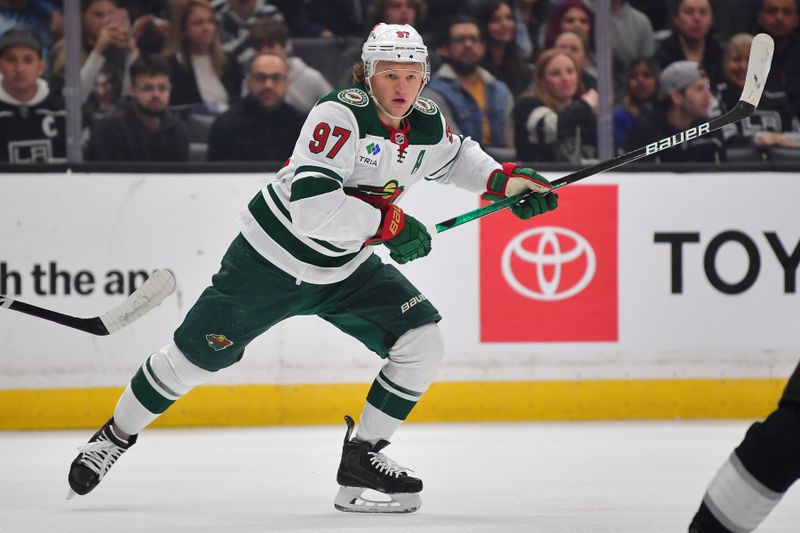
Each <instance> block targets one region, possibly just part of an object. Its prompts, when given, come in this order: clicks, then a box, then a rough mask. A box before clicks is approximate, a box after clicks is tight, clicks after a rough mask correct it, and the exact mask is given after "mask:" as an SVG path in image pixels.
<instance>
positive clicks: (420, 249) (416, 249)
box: [367, 204, 431, 265]
mask: <svg viewBox="0 0 800 533" xmlns="http://www.w3.org/2000/svg"><path fill="white" fill-rule="evenodd" d="M381 211H383V219H382V220H381V227H380V229H379V230H378V234H377V235H375V237H373V238H371V239H369V240H368V241H367V244H379V243H383V244H384V245H385V246H386V247H387V248H388V249H389V257H391V258H392V259H394V261H395V262H397V263H399V264H401V265H402V264H405V263H408V262H409V261H413V260H414V259H419V258H420V257H425V256H426V255H428V253H430V251H431V236H430V234H429V233H428V230H427V229H425V226H424V225H423V224H422V223H421V222H420V221H419V220H417V219H416V218H414V217H412V216H411V215H406V214H405V213H403V210H402V209H400V208H399V207H397V206H396V205H394V204H389V205H388V206H387V207H386V209H385V210H383V209H381Z"/></svg>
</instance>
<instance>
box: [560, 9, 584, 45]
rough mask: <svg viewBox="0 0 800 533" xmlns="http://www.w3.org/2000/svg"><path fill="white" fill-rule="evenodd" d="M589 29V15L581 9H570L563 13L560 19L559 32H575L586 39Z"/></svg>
mask: <svg viewBox="0 0 800 533" xmlns="http://www.w3.org/2000/svg"><path fill="white" fill-rule="evenodd" d="M590 29H591V22H590V21H589V15H588V14H586V11H584V10H583V9H581V8H578V7H573V8H570V9H568V10H567V12H566V13H564V16H563V17H561V31H567V30H572V31H576V32H578V33H580V34H581V35H583V36H584V37H586V38H587V39H588V38H589V30H590Z"/></svg>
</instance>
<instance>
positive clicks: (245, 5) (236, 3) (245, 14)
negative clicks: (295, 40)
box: [211, 0, 285, 65]
mask: <svg viewBox="0 0 800 533" xmlns="http://www.w3.org/2000/svg"><path fill="white" fill-rule="evenodd" d="M211 7H213V8H214V12H215V13H216V17H217V22H218V23H219V38H220V40H221V41H222V46H223V48H225V52H226V53H227V54H228V55H229V56H230V57H233V58H235V59H236V61H238V63H239V65H245V64H247V60H248V59H250V57H252V55H249V56H246V55H243V54H246V51H247V49H248V46H249V45H248V37H249V35H250V28H251V27H252V26H253V24H255V23H256V22H258V21H261V20H274V21H277V22H285V21H284V19H283V14H282V13H281V11H280V10H279V9H278V8H277V7H275V6H274V5H272V4H269V3H267V2H266V1H265V0H212V2H211Z"/></svg>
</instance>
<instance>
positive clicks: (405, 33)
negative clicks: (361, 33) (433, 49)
mask: <svg viewBox="0 0 800 533" xmlns="http://www.w3.org/2000/svg"><path fill="white" fill-rule="evenodd" d="M361 60H362V61H363V62H364V74H365V77H366V78H368V79H369V78H371V77H372V76H373V74H375V65H376V64H377V63H378V61H399V62H402V63H422V64H423V65H425V78H424V84H427V83H428V81H430V79H431V65H430V62H429V61H428V47H427V46H425V43H424V42H423V41H422V36H420V34H419V32H418V31H417V30H415V29H414V27H413V26H411V25H410V24H384V23H383V22H381V23H379V24H376V25H375V27H374V28H372V31H371V32H369V37H367V40H366V41H365V42H364V46H363V47H362V48H361Z"/></svg>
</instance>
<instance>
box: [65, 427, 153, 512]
mask: <svg viewBox="0 0 800 533" xmlns="http://www.w3.org/2000/svg"><path fill="white" fill-rule="evenodd" d="M113 422H114V418H113V417H112V418H111V419H109V421H108V422H106V423H105V424H103V427H101V428H100V429H99V430H98V431H97V433H95V434H94V435H93V436H92V438H91V439H89V442H87V443H86V444H84V445H83V446H81V447H80V448H78V451H79V452H80V453H79V454H78V457H76V458H75V460H74V461H72V465H70V467H69V475H68V476H67V481H69V486H70V488H71V490H70V491H69V493H68V494H67V499H68V500H69V499H70V498H72V497H73V496H75V494H80V495H81V496H83V495H85V494H89V493H90V492H91V491H92V490H93V489H94V488H95V487H96V486H97V484H98V483H100V481H102V479H103V477H104V476H105V475H106V473H108V471H109V470H110V469H111V466H112V465H113V464H114V463H115V462H116V461H117V459H119V458H120V456H121V455H122V454H123V453H125V450H127V449H128V448H130V447H131V446H133V445H134V444H135V443H136V437H137V436H136V435H131V436H130V437H129V438H128V441H127V442H125V441H124V440H123V439H121V438H120V437H118V436H117V435H116V434H115V433H114V431H113V430H112V429H111V424H112V423H113Z"/></svg>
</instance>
